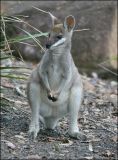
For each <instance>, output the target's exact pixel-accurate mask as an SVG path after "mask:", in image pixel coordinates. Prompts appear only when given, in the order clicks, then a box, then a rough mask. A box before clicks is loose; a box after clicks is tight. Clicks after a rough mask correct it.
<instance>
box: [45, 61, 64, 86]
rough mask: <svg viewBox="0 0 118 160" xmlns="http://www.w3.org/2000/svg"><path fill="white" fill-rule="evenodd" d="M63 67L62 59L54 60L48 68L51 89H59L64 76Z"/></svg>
mask: <svg viewBox="0 0 118 160" xmlns="http://www.w3.org/2000/svg"><path fill="white" fill-rule="evenodd" d="M63 72H64V71H63V67H62V66H61V63H60V59H59V58H55V59H53V60H52V61H51V62H50V63H49V66H48V71H47V73H48V81H49V84H50V87H51V89H56V88H58V87H59V85H60V82H61V80H62V75H63Z"/></svg>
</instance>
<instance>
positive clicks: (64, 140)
mask: <svg viewBox="0 0 118 160" xmlns="http://www.w3.org/2000/svg"><path fill="white" fill-rule="evenodd" d="M82 79H83V83H84V90H85V92H84V100H83V104H82V106H81V110H80V112H79V116H78V126H79V127H80V130H81V131H82V132H83V133H85V134H86V136H87V140H86V141H81V140H76V139H72V138H70V137H69V135H68V132H67V131H68V118H69V117H68V116H67V117H65V118H63V119H62V120H60V122H59V124H58V126H57V127H56V129H55V130H54V131H52V130H45V129H44V127H43V125H42V124H41V131H40V133H39V134H38V137H37V139H36V140H35V141H32V140H31V139H29V136H28V126H29V123H30V108H29V105H28V103H27V98H26V97H23V96H22V95H20V94H19V93H18V92H17V91H16V88H15V87H14V82H13V81H11V80H7V79H2V81H1V85H2V89H3V91H2V94H1V97H2V99H1V159H2V160H5V159H8V160H13V159H14V160H17V159H44V160H47V159H51V160H52V159H78V160H79V159H89V160H91V159H95V160H96V159H100V160H104V159H106V160H107V159H108V160H111V159H113V160H114V159H117V116H118V115H117V113H118V112H117V89H116V88H117V83H116V82H114V81H112V82H110V81H104V80H101V79H99V78H98V77H97V76H96V74H95V73H94V74H93V77H92V78H89V77H87V76H86V75H83V76H82ZM17 83H18V84H24V86H26V83H27V82H22V81H20V80H19V81H17ZM24 88H25V87H24ZM24 90H25V89H22V91H24Z"/></svg>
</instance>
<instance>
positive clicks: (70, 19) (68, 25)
mask: <svg viewBox="0 0 118 160" xmlns="http://www.w3.org/2000/svg"><path fill="white" fill-rule="evenodd" d="M64 27H65V29H67V30H68V31H69V32H70V31H71V30H72V29H73V28H74V27H75V18H74V16H72V15H70V16H67V17H66V18H65V21H64Z"/></svg>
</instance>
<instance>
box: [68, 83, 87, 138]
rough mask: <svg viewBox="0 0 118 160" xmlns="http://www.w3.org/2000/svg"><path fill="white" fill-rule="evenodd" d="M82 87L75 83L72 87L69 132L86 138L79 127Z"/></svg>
mask: <svg viewBox="0 0 118 160" xmlns="http://www.w3.org/2000/svg"><path fill="white" fill-rule="evenodd" d="M82 96H83V95H82V87H80V86H78V85H75V86H73V87H72V89H71V93H70V100H69V114H70V122H69V134H70V136H71V137H74V138H77V139H83V140H85V138H86V137H85V135H83V134H82V133H80V131H79V128H78V112H79V109H80V105H81V101H82Z"/></svg>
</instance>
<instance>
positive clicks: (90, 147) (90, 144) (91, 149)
mask: <svg viewBox="0 0 118 160" xmlns="http://www.w3.org/2000/svg"><path fill="white" fill-rule="evenodd" d="M89 151H91V152H93V146H92V142H89Z"/></svg>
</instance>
